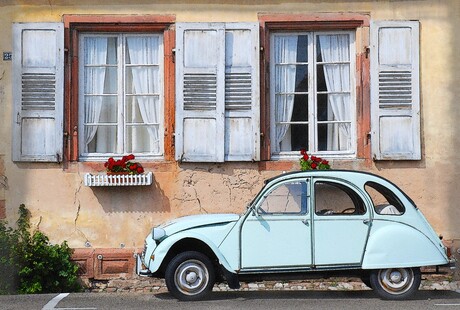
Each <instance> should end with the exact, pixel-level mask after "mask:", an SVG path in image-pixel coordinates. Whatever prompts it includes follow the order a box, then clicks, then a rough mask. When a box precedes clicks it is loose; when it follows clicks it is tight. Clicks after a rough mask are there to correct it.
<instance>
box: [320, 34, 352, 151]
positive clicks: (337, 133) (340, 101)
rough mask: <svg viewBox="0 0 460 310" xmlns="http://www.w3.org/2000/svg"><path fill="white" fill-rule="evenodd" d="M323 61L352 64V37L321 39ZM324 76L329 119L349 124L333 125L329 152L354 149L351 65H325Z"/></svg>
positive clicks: (330, 126) (334, 36) (329, 36)
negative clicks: (352, 141)
mask: <svg viewBox="0 0 460 310" xmlns="http://www.w3.org/2000/svg"><path fill="white" fill-rule="evenodd" d="M319 41H320V46H321V56H322V58H323V62H326V63H330V62H332V63H334V62H349V61H350V49H349V37H348V35H321V36H319ZM324 76H325V78H326V86H327V90H328V92H329V94H328V96H327V100H328V111H329V112H332V115H330V116H331V117H329V118H328V119H329V120H336V121H347V122H346V123H339V124H337V123H336V124H333V125H329V127H328V137H327V149H328V150H349V149H351V128H350V123H349V122H348V121H350V120H351V117H350V93H349V91H350V65H348V64H325V65H324Z"/></svg>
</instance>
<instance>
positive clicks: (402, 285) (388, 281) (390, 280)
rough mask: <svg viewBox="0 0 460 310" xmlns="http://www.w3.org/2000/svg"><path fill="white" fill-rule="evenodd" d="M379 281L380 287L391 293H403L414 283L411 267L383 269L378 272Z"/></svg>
mask: <svg viewBox="0 0 460 310" xmlns="http://www.w3.org/2000/svg"><path fill="white" fill-rule="evenodd" d="M379 282H380V284H381V286H382V288H383V289H384V290H385V291H387V292H388V293H391V294H403V293H405V292H407V291H408V290H409V289H410V288H411V286H412V284H413V283H414V273H413V271H412V270H411V269H405V268H398V269H385V270H381V271H380V272H379Z"/></svg>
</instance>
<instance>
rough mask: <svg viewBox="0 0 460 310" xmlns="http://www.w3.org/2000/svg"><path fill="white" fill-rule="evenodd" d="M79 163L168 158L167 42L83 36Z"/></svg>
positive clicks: (149, 36) (137, 37)
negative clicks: (165, 104)
mask: <svg viewBox="0 0 460 310" xmlns="http://www.w3.org/2000/svg"><path fill="white" fill-rule="evenodd" d="M79 46H80V51H79V55H80V68H79V79H80V82H79V85H80V90H79V122H80V126H79V128H80V132H79V137H80V140H79V143H80V145H79V149H80V158H82V159H85V158H86V159H87V158H91V157H101V156H102V157H104V158H106V157H107V156H108V155H117V154H119V155H121V154H129V153H133V154H135V155H137V156H150V157H161V156H163V130H164V126H163V109H164V107H163V89H164V88H163V36H162V35H161V34H131V33H130V34H127V33H121V34H103V35H101V34H82V35H81V36H80V44H79Z"/></svg>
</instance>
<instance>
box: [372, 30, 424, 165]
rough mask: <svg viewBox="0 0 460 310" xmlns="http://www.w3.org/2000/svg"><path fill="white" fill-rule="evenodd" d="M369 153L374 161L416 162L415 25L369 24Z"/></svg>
mask: <svg viewBox="0 0 460 310" xmlns="http://www.w3.org/2000/svg"><path fill="white" fill-rule="evenodd" d="M371 113H372V116H371V117H372V118H371V121H372V126H371V127H372V152H373V156H374V159H376V160H419V159H421V142H420V87H419V23H418V22H417V21H376V22H373V23H372V24H371Z"/></svg>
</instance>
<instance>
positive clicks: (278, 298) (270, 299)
mask: <svg viewBox="0 0 460 310" xmlns="http://www.w3.org/2000/svg"><path fill="white" fill-rule="evenodd" d="M184 308H187V310H193V309H213V310H219V309H231V310H236V309H263V310H268V309H385V310H390V309H404V310H411V309H413V310H420V309H437V310H451V309H455V310H460V292H454V291H419V292H418V293H417V294H416V295H415V297H414V298H413V299H411V300H406V301H385V300H381V299H379V298H378V297H377V296H376V295H375V294H374V293H373V292H372V291H254V292H251V291H249V292H248V291H245V292H243V291H232V292H213V293H212V294H211V296H210V298H209V299H207V300H205V301H200V302H179V301H177V300H175V299H173V298H172V297H171V296H170V295H169V294H168V293H159V294H146V293H135V294H134V293H78V294H68V295H67V294H43V295H10V296H0V309H2V310H3V309H5V310H6V309H8V310H19V309H20V310H23V309H36V310H52V309H62V310H64V309H65V310H71V309H72V310H96V309H97V310H103V309H107V310H117V309H120V310H123V309H134V310H135V309H142V310H145V309H181V310H182V309H184Z"/></svg>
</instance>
